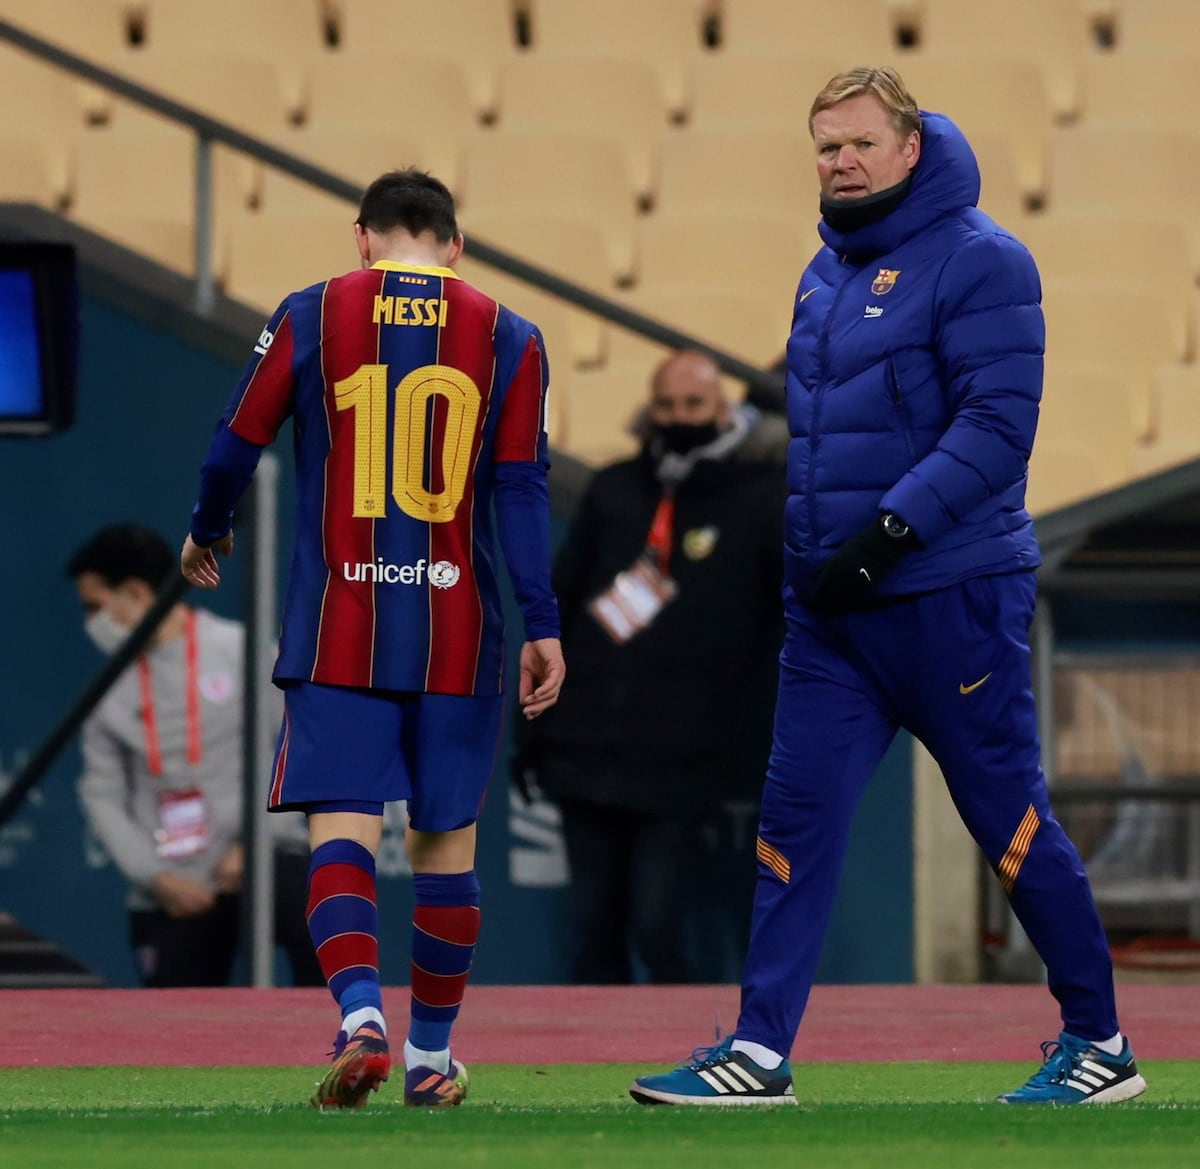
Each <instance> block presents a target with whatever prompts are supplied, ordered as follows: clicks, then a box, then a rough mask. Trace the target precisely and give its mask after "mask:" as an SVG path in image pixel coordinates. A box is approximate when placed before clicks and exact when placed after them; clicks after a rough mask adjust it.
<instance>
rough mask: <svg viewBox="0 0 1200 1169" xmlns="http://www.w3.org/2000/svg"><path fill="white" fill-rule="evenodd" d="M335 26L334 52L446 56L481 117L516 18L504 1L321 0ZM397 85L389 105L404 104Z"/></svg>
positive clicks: (507, 56)
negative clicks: (458, 67) (402, 0)
mask: <svg viewBox="0 0 1200 1169" xmlns="http://www.w3.org/2000/svg"><path fill="white" fill-rule="evenodd" d="M324 3H325V7H326V10H327V11H328V13H329V14H330V18H331V20H332V24H333V26H334V29H335V36H336V40H337V50H336V51H337V52H340V53H344V54H346V55H347V56H366V55H370V56H378V54H379V52H380V48H381V46H382V48H383V49H384V50H391V49H393V48H394V49H396V50H397V51H402V52H403V53H404V54H405V55H406V56H429V57H432V58H435V59H442V58H444V57H446V56H447V55H450V56H452V57H453V58H454V59H455V60H456V61H458V62H459V64H460V65H461V66H462V68H463V69H464V70H465V73H466V77H467V79H468V81H469V83H470V86H471V100H472V102H473V104H474V107H475V109H476V111H477V112H478V113H479V114H480V115H481V116H485V117H486V116H490V115H491V114H492V113H493V112H494V110H495V104H496V78H497V73H498V71H499V69H500V68H501V67H502V66H503V65H505V64H506V63H507V62H508V61H509V60H511V59H512V57H513V55H514V54H515V53H516V50H517V41H516V21H515V19H514V15H513V12H512V8H511V5H510V2H509V0H454V3H453V4H445V3H407V4H401V3H397V2H396V0H324ZM405 96H406V95H405V93H404V91H403V90H399V91H398V92H397V93H396V95H395V98H394V101H395V108H396V109H397V110H403V109H404V108H405V105H404V103H405Z"/></svg>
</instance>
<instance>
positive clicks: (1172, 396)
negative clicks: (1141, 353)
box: [1134, 365, 1200, 475]
mask: <svg viewBox="0 0 1200 1169" xmlns="http://www.w3.org/2000/svg"><path fill="white" fill-rule="evenodd" d="M1153 392H1154V408H1155V411H1156V413H1157V415H1158V433H1157V434H1156V435H1155V437H1154V439H1153V441H1152V442H1149V443H1146V444H1144V445H1143V446H1141V447H1139V448H1137V449H1136V450H1135V451H1134V469H1135V471H1137V472H1138V473H1140V474H1143V475H1146V474H1149V473H1150V472H1152V471H1157V470H1161V469H1162V468H1164V467H1167V466H1171V465H1173V464H1175V463H1183V462H1190V461H1192V460H1194V459H1200V366H1197V365H1171V366H1161V367H1160V368H1159V369H1158V370H1156V371H1155V374H1154V391H1153Z"/></svg>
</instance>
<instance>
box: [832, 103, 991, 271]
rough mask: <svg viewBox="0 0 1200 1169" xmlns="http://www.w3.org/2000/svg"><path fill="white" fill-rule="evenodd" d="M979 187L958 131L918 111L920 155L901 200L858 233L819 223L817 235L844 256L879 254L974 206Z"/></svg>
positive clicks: (975, 164)
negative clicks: (954, 213)
mask: <svg viewBox="0 0 1200 1169" xmlns="http://www.w3.org/2000/svg"><path fill="white" fill-rule="evenodd" d="M979 188H980V180H979V163H978V162H976V160H975V152H974V151H973V150H972V149H971V145H970V143H969V142H968V141H967V139H966V137H965V135H964V134H963V132H962V131H961V130H960V129H959V128H958V127H957V126H956V125H955V124H954V123H953V122H952V121H950V119H949V118H947V117H946V116H945V114H931V113H926V111H924V110H922V111H921V157H920V160H919V161H918V162H917V165H916V167H915V168H914V169H913V178H912V186H911V187H910V188H909V192H908V196H907V198H905V200H904V202H903V203H901V204H900V206H899V207H897V208H896V210H895V211H893V212H892V213H891V214H890V215H887V216H885V217H884V218H883V219H881V220H879V221H878V222H877V223H872V224H868V225H867V226H866V227H860V228H859V229H858V230H857V231H835V230H834V229H833V228H832V227H830V226H829V224H827V223H826V222H825V220H824V219H822V220H821V221H820V222H819V223H818V224H817V231H818V232H819V233H820V235H821V238H822V239H823V240H824V241H825V243H826V244H828V245H829V247H831V248H832V249H833V250H834V251H835V252H839V253H841V254H843V255H882V254H883V253H884V252H890V251H892V250H893V249H895V248H897V247H899V245H900V244H902V243H903V242H904V241H905V240H906V239H908V238H909V237H910V236H913V235H915V234H916V233H917V232H919V231H922V230H924V229H925V228H926V227H928V226H929V225H930V224H931V223H934V222H935V221H936V220H938V219H941V218H942V217H943V216H945V215H948V214H951V213H953V212H955V211H963V210H965V209H967V208H968V207H974V206H976V204H977V203H978V202H979Z"/></svg>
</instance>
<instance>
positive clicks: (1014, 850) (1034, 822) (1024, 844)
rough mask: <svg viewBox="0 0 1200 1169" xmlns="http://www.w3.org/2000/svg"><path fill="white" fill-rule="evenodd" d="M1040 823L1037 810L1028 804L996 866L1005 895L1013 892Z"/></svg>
mask: <svg viewBox="0 0 1200 1169" xmlns="http://www.w3.org/2000/svg"><path fill="white" fill-rule="evenodd" d="M1041 822H1042V821H1041V817H1040V816H1038V814H1037V809H1036V808H1035V807H1034V806H1033V805H1032V804H1030V805H1029V807H1028V808H1027V809H1026V810H1025V815H1024V816H1023V817H1022V818H1021V823H1020V824H1019V825H1017V830H1016V832H1014V833H1013V838H1012V841H1011V842H1010V843H1009V846H1008V849H1007V851H1006V852H1005V853H1004V856H1003V857H1001V858H1000V863H999V864H998V865H997V866H996V872H997V873H998V874H999V876H1000V884H1001V885H1003V886H1004V892H1005V893H1011V892H1012V891H1013V886H1014V885H1015V884H1016V883H1017V876H1018V875H1019V874H1020V872H1021V866H1022V865H1023V864H1024V863H1025V858H1026V857H1027V856H1028V855H1029V846H1030V845H1031V844H1032V843H1033V837H1034V834H1035V833H1036V832H1037V830H1038V825H1039V824H1041Z"/></svg>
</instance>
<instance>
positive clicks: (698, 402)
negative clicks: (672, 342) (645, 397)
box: [650, 356, 728, 426]
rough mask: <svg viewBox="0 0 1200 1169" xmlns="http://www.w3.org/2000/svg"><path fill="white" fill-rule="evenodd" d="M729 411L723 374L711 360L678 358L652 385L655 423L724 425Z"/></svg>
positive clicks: (653, 419) (652, 417)
mask: <svg viewBox="0 0 1200 1169" xmlns="http://www.w3.org/2000/svg"><path fill="white" fill-rule="evenodd" d="M727 413H728V408H727V406H726V403H725V399H724V397H723V396H722V394H721V379H720V374H719V373H718V371H717V368H716V366H714V365H712V364H711V363H710V362H708V361H707V360H703V359H699V358H697V359H691V358H690V357H686V356H685V357H682V358H677V359H676V360H675V361H674V362H672V363H670V364H668V365H667V366H665V367H664V368H663V369H662V370H660V371H659V374H658V377H656V378H655V380H654V384H653V385H652V386H651V388H650V421H651V422H652V423H654V425H655V426H671V425H673V424H680V423H681V424H683V425H684V426H705V425H707V424H708V423H710V422H715V423H717V424H718V425H724V423H725V421H726V415H727Z"/></svg>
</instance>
